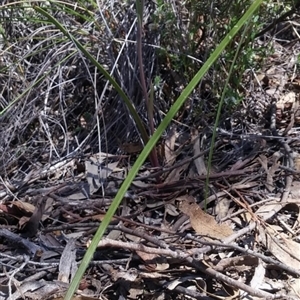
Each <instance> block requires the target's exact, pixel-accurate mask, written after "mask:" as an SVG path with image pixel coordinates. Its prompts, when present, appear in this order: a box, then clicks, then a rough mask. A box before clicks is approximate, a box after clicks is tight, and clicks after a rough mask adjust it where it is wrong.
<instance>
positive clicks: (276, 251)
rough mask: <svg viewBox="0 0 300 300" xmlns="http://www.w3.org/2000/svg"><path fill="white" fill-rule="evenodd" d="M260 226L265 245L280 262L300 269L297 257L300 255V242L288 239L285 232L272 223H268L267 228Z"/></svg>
mask: <svg viewBox="0 0 300 300" xmlns="http://www.w3.org/2000/svg"><path fill="white" fill-rule="evenodd" d="M258 228H259V236H260V239H261V242H262V244H263V245H264V247H266V248H267V249H268V250H269V251H270V252H271V253H272V254H273V255H274V256H275V257H276V258H277V259H278V260H279V261H280V262H282V263H284V264H286V265H288V266H292V267H293V268H295V269H297V270H300V260H299V259H296V258H298V257H299V253H300V244H299V243H297V242H294V241H292V240H290V239H288V238H287V237H285V236H284V234H283V233H280V234H279V233H278V232H277V231H276V230H274V228H273V226H271V225H268V227H267V228H266V229H264V228H263V227H262V226H259V227H258ZM275 237H276V239H275ZM293 256H294V257H293Z"/></svg>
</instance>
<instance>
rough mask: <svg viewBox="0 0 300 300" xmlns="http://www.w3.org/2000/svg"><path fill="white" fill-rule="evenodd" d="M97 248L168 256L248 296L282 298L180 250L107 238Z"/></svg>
mask: <svg viewBox="0 0 300 300" xmlns="http://www.w3.org/2000/svg"><path fill="white" fill-rule="evenodd" d="M98 247H116V248H121V249H122V248H123V249H129V250H133V251H142V252H145V253H151V254H158V255H162V256H169V257H172V258H177V259H180V260H183V261H186V262H188V263H189V264H191V265H192V266H194V267H195V268H196V269H197V270H199V271H201V272H203V273H205V274H207V275H209V276H211V277H214V278H216V279H218V280H221V281H223V282H225V283H227V284H229V285H231V286H234V287H236V288H239V289H241V290H243V291H246V292H247V293H249V294H250V295H253V296H256V297H261V298H264V299H281V298H282V295H278V294H277V295H276V294H275V295H272V294H270V293H267V292H264V291H261V290H258V289H254V288H252V287H250V286H248V285H246V284H244V283H242V282H239V281H237V280H234V279H232V278H230V277H228V276H226V275H224V274H222V273H220V272H218V271H216V270H214V269H212V268H209V267H207V266H206V265H204V264H203V263H202V262H200V261H197V260H195V259H194V258H192V257H191V256H190V254H188V253H185V252H183V251H180V250H176V251H173V250H170V249H157V248H151V247H147V246H144V245H143V244H136V243H129V242H122V241H115V240H111V239H107V238H106V239H103V240H101V241H100V243H99V244H98Z"/></svg>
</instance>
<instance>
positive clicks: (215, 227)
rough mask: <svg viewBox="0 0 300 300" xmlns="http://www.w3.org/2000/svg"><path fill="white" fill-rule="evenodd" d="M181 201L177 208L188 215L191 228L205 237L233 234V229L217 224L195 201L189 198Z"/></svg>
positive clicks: (221, 236) (220, 237) (220, 236)
mask: <svg viewBox="0 0 300 300" xmlns="http://www.w3.org/2000/svg"><path fill="white" fill-rule="evenodd" d="M188 199H189V200H188V201H183V202H182V203H181V205H180V206H179V209H180V210H181V211H182V212H183V213H185V214H186V215H188V216H189V217H190V222H191V225H192V227H193V229H194V230H195V231H196V232H197V233H199V234H201V235H203V236H207V237H211V238H217V239H223V238H225V237H228V236H230V235H232V234H233V230H232V229H231V228H230V227H229V226H228V225H226V224H218V223H217V222H216V220H215V218H214V217H212V216H211V215H209V214H207V213H205V212H204V211H203V210H202V209H201V208H200V206H199V205H198V204H197V203H191V201H190V200H191V198H190V197H189V198H188Z"/></svg>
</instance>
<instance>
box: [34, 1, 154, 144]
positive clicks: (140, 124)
mask: <svg viewBox="0 0 300 300" xmlns="http://www.w3.org/2000/svg"><path fill="white" fill-rule="evenodd" d="M34 9H35V10H36V11H37V12H39V13H40V14H42V15H43V16H45V17H46V18H47V19H48V20H49V21H50V22H51V23H52V24H54V25H55V26H56V27H57V28H58V29H59V30H60V31H61V32H62V33H63V34H64V35H65V36H66V37H67V38H68V39H70V41H72V42H73V43H74V44H75V45H76V47H77V48H78V49H79V50H80V51H81V52H82V53H83V54H84V55H85V56H86V57H87V58H88V59H89V60H90V61H91V63H92V64H93V65H94V66H95V67H97V69H98V70H99V71H100V72H101V73H102V74H103V75H104V77H105V78H106V79H107V80H108V81H109V82H110V83H111V84H112V86H113V87H114V88H115V90H116V91H117V92H118V94H119V95H120V96H121V97H122V99H123V100H124V102H125V104H126V106H127V108H128V109H129V111H130V114H131V116H132V117H133V119H134V122H135V124H136V126H137V128H138V130H139V133H140V134H141V136H142V139H143V141H144V143H145V144H146V143H147V142H148V140H149V137H148V134H147V132H146V129H145V127H144V125H143V122H142V120H141V118H140V117H139V115H138V113H137V111H136V109H135V108H134V106H133V105H132V103H131V101H130V100H129V98H128V97H127V95H126V94H125V93H124V91H123V90H122V89H121V87H120V86H119V85H118V83H117V82H116V81H115V80H114V79H113V77H111V76H110V75H109V73H108V72H107V71H106V70H105V69H104V68H103V67H102V66H101V64H99V63H98V61H97V60H96V59H95V58H94V57H93V55H91V54H90V53H89V52H88V51H87V50H86V49H85V48H84V47H83V45H81V43H80V42H79V41H77V39H76V38H75V37H74V36H73V35H72V34H71V33H69V31H68V30H67V29H65V27H64V26H63V25H62V24H60V23H59V22H58V21H57V20H56V19H55V18H54V17H53V16H51V15H50V14H49V13H47V12H46V11H45V10H43V9H42V8H41V7H39V6H34Z"/></svg>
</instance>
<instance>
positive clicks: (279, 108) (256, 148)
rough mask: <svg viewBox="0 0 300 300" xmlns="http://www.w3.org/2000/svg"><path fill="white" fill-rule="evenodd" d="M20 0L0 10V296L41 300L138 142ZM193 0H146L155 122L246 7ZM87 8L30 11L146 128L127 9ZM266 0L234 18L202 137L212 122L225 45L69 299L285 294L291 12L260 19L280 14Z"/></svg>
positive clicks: (112, 102) (295, 52) (295, 213)
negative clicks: (244, 36) (251, 17)
mask: <svg viewBox="0 0 300 300" xmlns="http://www.w3.org/2000/svg"><path fill="white" fill-rule="evenodd" d="M22 3H23V4H12V5H8V4H7V5H6V6H5V5H4V6H3V7H2V8H1V10H0V12H1V20H2V22H1V24H2V25H1V27H0V29H1V37H2V38H1V61H0V83H1V94H0V106H1V111H2V113H1V115H0V122H1V128H0V140H1V143H0V150H1V160H0V176H1V177H0V179H1V182H0V198H1V204H0V209H1V218H0V222H1V223H0V224H1V228H0V236H1V245H0V247H1V253H0V258H1V276H0V280H1V289H0V298H1V299H6V298H8V297H10V299H19V298H26V299H54V298H59V297H62V296H63V295H64V294H65V293H66V289H67V288H68V285H69V282H70V280H71V278H72V276H73V275H74V274H75V272H76V269H77V266H78V263H79V262H80V260H81V259H82V257H83V255H84V253H85V251H86V248H87V246H88V245H89V243H90V240H91V238H92V236H93V233H94V232H95V231H96V229H97V228H98V226H99V223H100V222H101V220H102V219H103V217H104V215H105V212H106V210H107V208H108V206H109V205H110V203H111V202H112V199H113V197H114V195H115V194H116V192H117V191H118V188H119V186H120V184H121V183H122V181H123V179H124V178H125V177H126V174H127V173H128V170H129V169H130V167H131V166H132V164H133V161H134V159H135V157H136V156H137V155H138V153H139V152H140V151H141V149H142V147H143V146H142V143H141V141H140V140H141V139H140V137H139V134H138V131H137V130H136V126H135V124H134V121H133V120H132V118H131V117H130V115H129V113H128V111H127V108H126V106H125V105H124V104H123V102H122V100H121V99H120V97H119V96H118V94H117V93H116V92H115V91H114V90H113V89H112V88H111V87H110V85H109V84H107V82H106V81H105V80H104V79H103V77H102V76H101V74H99V73H98V71H97V70H96V69H95V67H94V66H91V65H90V62H89V61H88V60H87V59H86V58H85V57H83V56H82V55H81V54H80V53H79V52H78V51H77V49H76V47H75V46H74V44H73V43H71V42H69V41H68V40H67V39H66V38H65V37H64V36H63V35H62V34H61V33H60V32H59V31H58V30H56V29H55V28H54V26H53V25H51V24H49V23H48V22H47V21H46V20H43V19H41V16H39V15H37V13H36V12H35V10H33V9H32V7H31V6H30V5H29V4H26V2H22ZM197 3H198V2H193V1H186V2H185V4H178V3H176V4H175V3H174V2H173V1H166V3H164V2H160V1H157V5H155V4H154V2H150V3H149V4H147V5H146V8H145V19H144V32H143V42H144V45H143V51H144V52H143V58H144V70H145V76H146V78H148V79H149V82H150V79H151V80H152V82H153V84H154V89H155V103H154V108H155V111H154V119H155V125H158V124H159V123H160V121H161V119H162V118H163V116H164V114H165V113H166V112H167V111H168V109H169V107H170V106H171V105H172V103H173V101H174V100H175V99H176V98H177V96H178V95H179V94H180V93H181V91H182V89H183V88H184V87H185V86H186V85H187V83H188V82H189V80H190V79H191V78H192V77H193V75H194V74H195V73H196V72H197V70H198V69H199V67H200V66H201V65H202V63H203V61H205V59H206V58H207V57H208V56H209V54H210V52H211V51H212V49H214V47H215V46H216V44H217V43H218V41H220V39H221V38H222V36H223V35H224V34H225V33H226V32H227V29H228V28H230V26H232V25H233V24H234V22H235V20H234V19H232V20H231V19H229V18H228V17H229V15H230V14H235V17H236V18H237V19H238V18H239V17H240V16H239V15H238V13H241V14H242V11H241V8H242V7H243V6H246V5H247V3H248V2H247V1H239V2H237V3H238V4H239V6H238V5H237V4H236V5H230V3H229V2H228V3H226V1H224V3H222V5H223V6H220V7H218V8H216V7H213V8H212V7H211V6H210V5H209V6H208V5H203V6H202V7H199V6H197ZM89 4H90V5H89V6H87V4H86V3H85V2H83V1H78V3H77V6H76V7H75V6H74V5H73V4H72V3H69V4H68V1H66V2H65V3H62V2H53V3H51V5H52V6H49V7H47V5H48V4H45V8H47V9H48V10H49V11H51V12H52V13H53V12H54V11H55V17H56V18H57V19H58V20H59V21H60V22H62V23H63V24H64V25H65V26H66V28H68V30H69V31H70V32H71V33H72V35H73V36H75V37H76V38H77V39H78V40H79V41H80V42H81V43H82V44H83V45H85V47H86V49H88V51H89V52H90V53H91V54H93V55H94V57H96V58H97V59H98V61H99V62H100V63H101V64H102V65H104V66H105V67H106V68H107V70H108V72H110V73H111V74H112V75H113V76H114V78H116V80H117V81H118V83H119V84H120V86H121V87H122V89H124V91H125V92H126V93H127V95H128V96H129V98H130V99H131V100H132V101H133V103H134V105H135V107H136V109H137V111H138V112H139V114H140V115H141V117H142V119H143V120H144V122H145V123H147V117H146V113H145V105H144V103H143V95H142V92H141V87H140V82H139V78H140V77H139V72H138V70H139V66H138V62H137V53H136V44H135V40H136V24H135V18H136V14H135V10H134V5H133V4H132V5H131V4H127V3H120V2H117V1H115V2H114V3H113V4H112V3H111V2H109V3H105V4H103V7H97V5H96V4H95V3H93V2H89ZM21 5H23V6H22V7H21ZM272 5H275V4H273V2H272V1H270V2H269V6H268V5H266V6H265V7H264V8H263V11H262V12H261V15H258V16H257V17H256V19H255V21H254V22H253V23H252V24H250V25H248V26H249V27H248V30H249V32H252V33H253V34H252V35H248V36H249V38H248V40H246V41H245V42H244V43H245V45H244V46H243V48H242V50H241V54H240V55H239V60H238V62H237V63H236V66H237V67H236V69H235V70H234V74H233V77H232V79H231V80H230V82H229V89H228V91H227V93H226V99H225V100H226V105H225V107H224V109H223V112H222V118H221V122H220V124H219V127H218V132H217V133H218V134H217V142H216V144H215V145H211V137H212V128H213V125H214V120H215V116H216V109H217V105H218V100H219V97H220V96H219V95H220V94H221V92H222V85H223V84H224V82H225V80H226V75H227V74H228V70H229V66H230V61H231V60H232V57H233V55H234V54H232V53H234V50H235V49H236V45H237V44H236V43H238V42H239V41H238V38H237V40H234V41H233V42H232V45H231V47H230V48H229V49H227V52H226V53H224V56H223V57H222V58H220V60H219V63H218V64H217V65H216V66H214V68H213V69H212V70H211V72H210V73H209V74H208V75H207V76H206V78H205V79H203V81H202V83H201V85H199V87H198V88H197V89H196V90H195V91H194V93H193V94H192V95H191V96H190V98H189V99H188V101H187V102H186V104H185V107H184V108H183V109H182V110H181V111H180V113H179V114H178V115H177V116H176V120H174V122H172V124H171V126H170V127H169V129H168V130H167V131H166V133H165V135H164V136H163V138H162V140H161V142H160V144H159V145H158V146H157V152H158V154H159V155H158V156H159V160H160V164H161V169H152V168H151V167H150V164H149V163H148V162H147V163H146V164H145V165H144V167H143V168H142V169H141V171H140V173H139V176H138V177H137V178H136V179H135V180H134V182H133V184H132V186H131V188H130V190H129V191H128V192H127V194H126V197H125V198H124V200H123V202H122V205H121V206H120V207H119V210H118V212H117V214H116V215H115V217H114V219H113V220H112V222H111V224H110V226H109V228H108V230H107V234H106V236H105V238H104V239H103V240H102V241H101V242H100V244H99V247H98V249H97V251H96V252H95V255H94V259H93V261H92V262H91V264H90V267H89V268H88V270H87V272H86V274H85V276H84V278H83V279H82V281H81V283H80V286H79V290H78V291H77V293H78V295H79V296H80V297H85V298H84V299H89V298H91V299H93V298H96V299H99V298H100V299H188V298H190V299H191V298H192V299H216V298H217V299H229V298H230V297H231V299H233V298H234V297H237V298H238V299H256V298H263V299H275V298H276V299H285V298H288V297H289V299H299V297H300V281H299V278H298V277H299V275H300V261H299V253H300V242H299V218H300V213H299V205H300V202H299V198H300V194H299V190H300V181H299V172H300V156H299V154H298V153H299V152H300V149H299V148H300V139H299V135H300V133H299V126H300V110H299V102H300V97H299V91H300V75H299V52H300V42H299V31H300V30H299V25H298V24H299V19H300V18H299V15H298V14H297V13H295V11H294V12H293V13H290V14H288V15H287V16H286V18H285V19H282V20H281V21H280V22H279V23H276V21H274V20H276V18H274V17H275V15H276V14H277V13H279V12H281V15H284V13H287V12H282V11H281V10H282V9H283V8H282V7H281V6H280V4H277V5H278V7H276V9H275V8H274V7H273V6H272ZM297 5H298V7H299V4H297ZM4 7H5V9H4ZM270 7H271V8H272V10H271V11H272V12H273V13H274V15H271V14H270V9H271V8H270ZM277 10H278V11H277ZM267 13H269V14H268V16H270V20H266V18H265V19H263V16H265V15H266V14H267ZM271 17H273V18H274V19H272V20H271ZM230 20H231V21H230ZM262 20H263V21H264V22H262ZM231 22H232V24H231ZM272 22H273V23H272ZM195 24H199V26H196V25H195ZM269 24H271V25H273V26H270V28H269V29H268V30H267V31H266V32H262V31H261V30H263V28H265V27H266V26H267V25H269ZM200 25H201V26H200ZM210 147H214V155H213V162H212V166H211V167H212V169H211V173H210V175H209V178H210V185H209V195H208V198H206V199H205V180H206V176H207V156H208V152H209V149H210ZM158 177H160V179H161V180H160V181H161V182H160V183H157V181H156V179H157V178H158ZM204 199H205V200H204Z"/></svg>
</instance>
